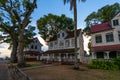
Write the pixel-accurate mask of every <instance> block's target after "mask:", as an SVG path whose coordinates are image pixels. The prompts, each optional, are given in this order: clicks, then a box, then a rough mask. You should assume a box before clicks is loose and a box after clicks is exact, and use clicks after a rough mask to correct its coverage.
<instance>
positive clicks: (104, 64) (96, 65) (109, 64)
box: [89, 59, 119, 70]
mask: <svg viewBox="0 0 120 80" xmlns="http://www.w3.org/2000/svg"><path fill="white" fill-rule="evenodd" d="M89 67H90V68H92V69H104V70H119V67H118V65H116V64H114V61H112V60H109V61H107V60H103V59H101V60H92V62H91V63H90V64H89Z"/></svg>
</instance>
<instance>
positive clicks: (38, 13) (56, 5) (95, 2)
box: [0, 0, 120, 57]
mask: <svg viewBox="0 0 120 80" xmlns="http://www.w3.org/2000/svg"><path fill="white" fill-rule="evenodd" d="M116 2H118V3H120V0H86V2H84V3H83V2H78V4H77V17H78V18H77V20H78V24H77V26H78V28H82V29H83V28H84V27H85V22H84V20H85V18H86V17H87V16H88V15H89V14H90V13H92V12H93V11H97V10H98V9H100V8H101V7H103V6H105V5H111V4H114V3H116ZM69 6H70V5H69V4H66V5H64V3H63V0H37V8H36V9H35V11H34V12H33V14H32V15H31V17H32V18H31V21H32V22H31V25H33V26H36V21H37V20H38V19H40V17H43V16H44V15H48V14H49V13H52V14H55V15H61V14H65V15H66V16H67V17H70V18H73V11H70V8H69ZM35 32H36V33H37V32H38V30H36V31H35ZM37 36H38V37H39V35H37ZM84 42H86V43H85V44H84V45H85V48H86V49H87V42H88V39H87V38H84ZM7 48H8V45H7V44H1V45H0V52H1V54H0V57H1V56H2V57H3V56H6V54H8V56H10V51H9V50H7Z"/></svg>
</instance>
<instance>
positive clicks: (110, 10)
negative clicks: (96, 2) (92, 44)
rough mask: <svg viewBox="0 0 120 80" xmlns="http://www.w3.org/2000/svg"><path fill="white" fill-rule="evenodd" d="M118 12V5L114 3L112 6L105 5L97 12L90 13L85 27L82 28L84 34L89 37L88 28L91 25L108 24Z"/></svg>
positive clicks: (119, 10)
mask: <svg viewBox="0 0 120 80" xmlns="http://www.w3.org/2000/svg"><path fill="white" fill-rule="evenodd" d="M118 12H120V4H119V3H114V4H113V5H106V6H104V7H102V8H100V9H98V11H97V12H92V13H91V14H89V15H88V16H87V17H86V19H85V22H86V27H85V28H84V30H83V31H84V34H85V35H88V36H90V34H91V32H90V27H91V26H92V25H96V24H101V23H104V22H109V21H110V20H111V19H112V18H113V17H114V16H115V15H116V14H117V13H118Z"/></svg>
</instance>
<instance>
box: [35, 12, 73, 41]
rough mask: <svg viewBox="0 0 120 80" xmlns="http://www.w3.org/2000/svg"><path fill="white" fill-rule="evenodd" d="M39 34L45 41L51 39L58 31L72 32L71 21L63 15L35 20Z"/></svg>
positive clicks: (45, 16)
mask: <svg viewBox="0 0 120 80" xmlns="http://www.w3.org/2000/svg"><path fill="white" fill-rule="evenodd" d="M37 27H38V29H39V34H40V35H41V37H42V38H43V39H44V40H46V39H49V38H50V37H53V36H54V35H55V34H56V33H57V32H58V31H59V30H61V29H62V30H73V20H72V19H71V18H68V17H66V16H65V15H64V14H62V15H61V16H57V15H54V14H48V15H44V16H43V17H41V18H40V19H39V20H37Z"/></svg>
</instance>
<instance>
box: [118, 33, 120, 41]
mask: <svg viewBox="0 0 120 80" xmlns="http://www.w3.org/2000/svg"><path fill="white" fill-rule="evenodd" d="M118 38H119V41H120V31H118Z"/></svg>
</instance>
